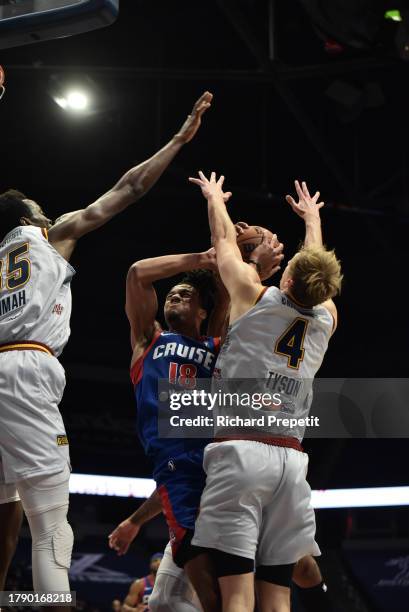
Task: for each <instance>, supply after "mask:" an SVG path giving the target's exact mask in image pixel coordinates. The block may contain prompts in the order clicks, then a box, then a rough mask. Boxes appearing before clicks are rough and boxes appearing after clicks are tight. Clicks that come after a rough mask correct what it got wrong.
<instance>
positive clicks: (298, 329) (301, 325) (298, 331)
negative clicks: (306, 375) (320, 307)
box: [274, 318, 308, 370]
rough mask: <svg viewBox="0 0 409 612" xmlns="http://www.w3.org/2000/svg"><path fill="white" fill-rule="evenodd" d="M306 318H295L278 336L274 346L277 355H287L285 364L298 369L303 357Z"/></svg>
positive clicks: (306, 325)
mask: <svg viewBox="0 0 409 612" xmlns="http://www.w3.org/2000/svg"><path fill="white" fill-rule="evenodd" d="M307 327H308V321H307V319H301V318H297V319H295V320H294V321H293V322H292V323H291V325H290V326H289V327H287V329H286V330H285V332H284V333H283V334H282V335H281V336H280V337H279V339H278V340H277V342H276V345H275V347H274V352H275V353H277V355H283V356H284V357H287V366H288V367H289V368H293V369H294V370H298V369H299V367H300V364H301V362H302V360H303V359H304V340H305V333H306V331H307Z"/></svg>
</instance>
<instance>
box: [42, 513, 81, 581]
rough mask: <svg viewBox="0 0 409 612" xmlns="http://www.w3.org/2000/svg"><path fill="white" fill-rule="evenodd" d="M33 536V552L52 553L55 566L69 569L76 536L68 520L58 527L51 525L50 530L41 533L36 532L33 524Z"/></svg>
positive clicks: (60, 523)
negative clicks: (43, 551)
mask: <svg viewBox="0 0 409 612" xmlns="http://www.w3.org/2000/svg"><path fill="white" fill-rule="evenodd" d="M31 535H32V540H33V552H39V551H42V550H45V551H51V552H52V559H53V561H54V563H55V565H57V566H59V567H63V568H64V569H69V567H70V565H71V554H72V548H73V545H74V534H73V531H72V528H71V525H70V524H69V523H68V521H67V519H66V518H64V519H63V520H61V521H60V522H59V523H57V524H56V525H50V528H49V529H43V530H42V531H41V532H39V533H37V532H36V529H35V527H34V528H33V524H31Z"/></svg>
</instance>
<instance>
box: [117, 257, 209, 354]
mask: <svg viewBox="0 0 409 612" xmlns="http://www.w3.org/2000/svg"><path fill="white" fill-rule="evenodd" d="M215 266H216V261H215V257H214V255H213V254H212V253H211V250H210V251H206V252H204V253H186V254H183V255H164V256H163V257H153V258H151V259H142V260H141V261H137V262H135V263H134V264H132V266H131V267H130V268H129V271H128V276H127V279H126V305H125V310H126V314H127V317H128V320H129V323H130V326H131V344H132V350H134V349H135V348H137V347H141V348H143V347H146V346H147V345H148V344H149V343H150V342H151V340H152V338H153V335H154V332H155V329H160V326H159V324H158V323H157V322H156V320H155V319H156V315H157V310H158V300H157V297H156V291H155V289H154V287H153V283H154V282H155V281H157V280H160V279H162V278H169V277H170V276H175V275H176V274H180V273H182V272H187V271H188V270H194V269H195V268H206V269H214V268H215Z"/></svg>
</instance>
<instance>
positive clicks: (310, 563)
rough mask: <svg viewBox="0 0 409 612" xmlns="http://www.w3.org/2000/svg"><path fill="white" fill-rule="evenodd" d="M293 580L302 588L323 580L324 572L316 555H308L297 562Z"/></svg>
mask: <svg viewBox="0 0 409 612" xmlns="http://www.w3.org/2000/svg"><path fill="white" fill-rule="evenodd" d="M293 581H294V582H295V584H296V585H297V586H299V587H301V588H302V589H308V588H310V587H313V586H315V585H317V584H320V583H321V582H322V574H321V571H320V568H319V567H318V563H317V562H316V561H315V559H314V557H311V555H307V556H305V557H302V559H300V560H299V561H298V562H297V563H296V565H295V567H294V572H293Z"/></svg>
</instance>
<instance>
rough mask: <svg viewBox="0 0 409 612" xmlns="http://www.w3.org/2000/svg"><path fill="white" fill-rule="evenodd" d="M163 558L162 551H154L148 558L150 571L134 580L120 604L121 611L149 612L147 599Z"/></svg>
mask: <svg viewBox="0 0 409 612" xmlns="http://www.w3.org/2000/svg"><path fill="white" fill-rule="evenodd" d="M162 558H163V554H162V553H155V554H154V555H152V557H151V558H150V562H149V569H150V573H149V574H148V575H147V576H144V577H143V578H139V579H138V580H134V582H133V583H132V584H131V586H130V589H129V593H128V595H127V596H126V597H125V599H124V602H123V604H122V612H149V609H150V608H149V599H150V596H151V595H152V591H153V587H154V586H155V580H156V574H157V573H158V569H159V566H160V564H161V561H162Z"/></svg>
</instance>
